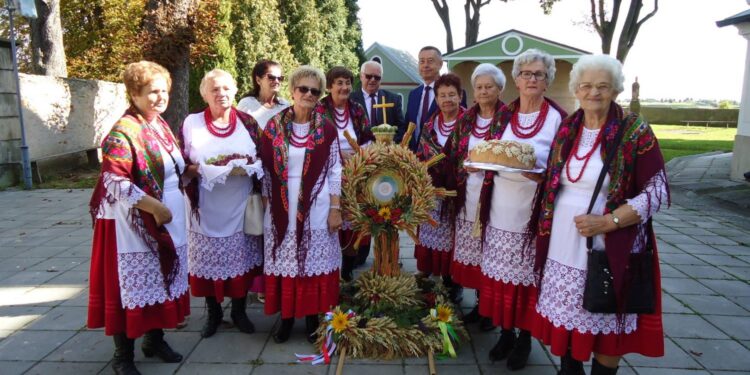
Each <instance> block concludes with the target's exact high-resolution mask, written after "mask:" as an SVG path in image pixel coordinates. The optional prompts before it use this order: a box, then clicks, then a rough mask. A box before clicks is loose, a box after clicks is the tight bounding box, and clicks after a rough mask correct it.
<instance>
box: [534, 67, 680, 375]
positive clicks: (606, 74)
mask: <svg viewBox="0 0 750 375" xmlns="http://www.w3.org/2000/svg"><path fill="white" fill-rule="evenodd" d="M623 81H624V77H623V75H622V64H620V62H619V61H617V60H615V59H614V58H612V57H610V56H607V55H595V56H584V57H582V58H581V59H580V60H578V62H577V63H576V64H575V65H574V66H573V69H572V71H571V73H570V84H569V88H570V91H571V92H572V93H573V94H575V96H576V98H577V99H578V101H579V103H580V105H581V108H580V109H579V110H577V111H576V112H575V113H573V114H572V115H571V116H570V117H568V118H566V119H565V121H563V123H562V124H561V125H560V129H559V130H558V132H557V135H556V136H555V140H554V141H553V143H552V151H551V154H550V159H549V163H548V170H547V177H546V182H545V189H544V194H543V196H542V199H541V202H540V206H538V207H539V209H540V210H541V213H540V220H539V223H538V226H539V227H538V237H537V255H536V262H535V267H536V268H537V270H539V271H543V276H542V280H541V286H540V289H539V300H538V302H537V307H536V311H537V313H538V318H537V319H536V321H535V322H534V326H533V329H532V334H533V335H534V336H535V337H537V338H539V339H541V340H542V341H543V342H544V343H545V344H547V345H550V346H551V352H552V353H553V354H555V355H558V356H561V357H562V359H561V364H560V367H561V371H560V373H561V374H583V373H584V372H583V364H582V362H581V361H586V360H588V359H589V357H590V356H591V354H592V353H593V354H594V359H593V361H592V366H591V373H592V374H599V375H603V374H614V373H616V372H617V366H618V363H619V360H620V358H621V357H622V355H624V354H626V353H639V354H642V355H645V356H650V357H659V356H662V355H664V332H663V328H662V321H661V285H660V279H659V259H658V255H657V251H656V241H655V238H654V230H653V227H652V225H651V217H652V216H653V215H654V214H655V213H656V212H657V211H658V210H659V208H660V207H661V205H662V203H665V202H667V203H668V201H669V192H668V187H667V178H666V174H665V171H664V160H663V158H662V155H661V151H660V150H659V144H658V142H657V141H656V137H655V136H654V133H653V131H652V130H651V128H650V127H649V126H648V124H646V123H645V122H644V121H643V119H641V118H640V117H639V116H638V114H635V113H631V114H628V115H627V116H625V115H624V114H623V110H622V108H621V107H620V106H619V105H617V104H616V103H615V102H614V100H615V98H616V97H617V94H619V93H620V92H622V90H623ZM621 128H622V129H621ZM620 129H621V130H622V136H621V141H618V140H617V139H615V138H616V135H617V134H618V130H620ZM616 142H617V143H619V145H618V146H617V149H615V150H614V152H615V156H614V158H613V159H612V162H611V164H610V165H609V171H608V174H607V175H606V177H605V178H604V183H603V185H602V189H601V190H600V191H599V192H597V194H596V201H595V204H594V207H593V210H592V212H591V213H590V214H587V209H588V206H589V202H590V201H591V199H592V195H593V194H594V188H595V186H596V182H597V179H598V177H599V175H600V173H601V170H602V167H603V164H604V163H603V160H605V159H606V157H607V155H606V154H607V152H611V151H609V150H610V149H611V148H612V146H611V145H612V144H613V143H616ZM587 237H592V238H593V251H605V252H606V257H607V259H608V261H609V268H610V270H611V273H612V281H613V285H614V292H615V297H616V301H617V309H616V310H617V313H616V314H603V313H592V312H589V311H587V310H585V309H584V308H583V292H584V288H585V282H586V274H587V270H588V266H587V252H588V250H587V246H586V238H587ZM647 248H651V249H653V267H654V270H653V276H654V285H653V293H654V298H655V303H654V304H655V309H654V310H655V311H654V312H653V313H651V314H628V313H626V308H627V305H626V304H627V302H626V301H628V300H629V296H630V293H632V292H634V291H635V290H631V288H630V283H629V282H628V281H627V280H631V279H632V278H631V276H632V274H631V271H632V270H631V269H630V267H628V264H629V261H628V260H629V258H630V255H631V253H640V252H643V251H646V250H647Z"/></svg>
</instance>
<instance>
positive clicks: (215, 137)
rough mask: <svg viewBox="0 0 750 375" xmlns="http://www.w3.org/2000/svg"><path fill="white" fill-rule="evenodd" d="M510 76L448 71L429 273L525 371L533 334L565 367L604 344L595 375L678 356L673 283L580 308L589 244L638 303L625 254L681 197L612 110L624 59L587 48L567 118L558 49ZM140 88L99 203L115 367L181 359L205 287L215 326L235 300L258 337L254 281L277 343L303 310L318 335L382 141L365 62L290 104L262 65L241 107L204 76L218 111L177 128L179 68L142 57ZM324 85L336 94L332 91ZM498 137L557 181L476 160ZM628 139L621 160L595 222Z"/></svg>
mask: <svg viewBox="0 0 750 375" xmlns="http://www.w3.org/2000/svg"><path fill="white" fill-rule="evenodd" d="M512 75H513V80H514V83H515V85H516V87H517V88H518V92H519V98H517V99H516V100H514V101H513V102H511V103H509V104H504V103H503V102H502V101H501V100H500V98H501V95H502V92H503V89H504V87H505V85H506V78H505V76H504V74H503V73H502V71H501V70H500V69H498V68H497V67H495V66H494V65H491V64H480V65H479V66H477V68H476V69H475V71H474V73H473V74H472V76H471V85H472V88H473V92H474V98H475V104H474V106H473V107H471V108H468V109H464V108H461V106H460V104H459V103H460V99H461V93H462V91H463V90H462V85H461V80H460V79H459V78H458V77H457V76H456V75H454V74H452V73H448V74H445V75H443V76H441V77H440V78H439V79H438V80H437V81H436V82H435V86H434V88H435V100H436V101H437V104H438V108H439V110H438V111H437V112H436V113H435V114H434V115H433V116H432V118H431V119H430V120H429V121H428V122H427V123H426V124H425V125H424V128H423V131H422V132H421V137H420V144H419V148H418V151H417V154H418V156H419V157H420V158H422V159H424V160H426V159H430V158H431V157H432V156H434V155H436V154H438V153H444V154H445V155H446V158H445V160H444V161H443V162H442V163H440V164H438V165H435V166H433V167H432V168H431V169H430V171H429V172H430V175H431V177H432V179H433V184H435V185H437V186H440V187H445V188H448V189H451V190H456V191H457V196H456V197H454V198H446V199H445V200H443V201H438V202H437V205H436V209H435V210H434V211H433V213H432V215H433V218H434V219H435V221H436V222H437V223H438V225H437V226H435V227H433V226H429V225H423V226H422V227H420V230H419V239H420V244H419V245H417V247H416V248H415V256H416V258H417V267H418V269H419V271H421V272H422V273H424V274H428V275H429V274H432V275H437V276H442V278H443V281H444V283H445V284H446V286H448V287H449V289H450V291H451V298H452V299H454V300H459V299H460V296H461V292H462V288H464V287H465V288H472V289H475V290H476V295H477V305H476V306H475V308H474V309H473V310H472V311H471V312H470V313H468V314H466V315H465V317H464V320H465V322H467V323H472V322H480V327H481V328H482V329H484V330H490V329H494V327H495V326H499V327H500V328H501V331H500V332H501V333H500V337H499V340H498V342H497V344H496V345H495V347H493V348H492V349H491V350H490V353H489V356H490V358H491V359H492V360H502V359H506V358H507V361H508V362H507V366H508V367H509V368H510V369H512V370H517V369H520V368H523V367H524V366H525V365H526V361H527V360H528V357H529V353H530V351H531V337H536V338H539V339H540V340H542V342H544V343H545V344H548V345H550V346H551V351H552V353H553V354H555V355H558V356H561V357H562V359H561V370H560V373H562V374H580V373H583V365H582V361H585V360H588V359H589V358H590V356H591V354H592V353H593V354H594V360H593V365H592V373H594V374H611V373H615V372H616V371H617V365H618V363H619V359H620V357H621V356H622V355H623V354H625V353H630V352H636V353H641V354H644V355H648V356H660V355H663V332H662V326H661V306H660V305H661V304H660V300H659V298H658V296H659V295H660V294H659V293H658V292H657V293H656V308H655V312H654V313H651V314H628V313H625V312H624V311H625V310H621V311H620V312H618V313H616V314H601V313H591V312H588V311H587V310H585V309H584V308H583V290H584V284H585V281H586V273H587V263H586V259H587V251H588V250H587V246H586V238H587V237H592V238H593V243H594V246H593V249H594V251H606V254H607V256H608V257H609V259H611V260H612V263H611V267H610V268H611V270H612V274H613V279H612V282H613V284H614V286H615V290H616V292H617V293H616V294H617V296H618V299H623V298H625V297H623V296H627V295H628V293H629V292H630V290H629V286H630V284H629V282H628V280H631V275H630V272H632V270H630V269H629V268H628V267H627V262H626V261H623V259H627V256H628V255H629V254H631V253H634V252H641V251H645V250H646V248H647V247H648V249H649V250H651V249H652V248H653V247H654V246H653V245H649V244H654V243H655V242H654V241H653V235H654V233H653V229H652V226H651V219H650V218H651V216H652V215H653V214H654V213H655V212H656V211H658V209H659V207H660V205H661V203H662V202H666V201H668V189H667V185H666V177H665V173H664V163H663V160H662V158H661V153H660V151H659V147H658V144H657V142H656V139H655V138H654V135H653V132H652V131H651V129H650V128H649V127H648V125H647V124H646V123H645V122H643V121H642V120H641V119H640V118H639V117H638V116H637V115H634V114H630V115H625V114H624V112H623V110H622V108H620V107H619V106H618V105H617V104H616V103H615V102H614V99H615V97H616V96H617V94H618V93H619V92H621V91H622V90H623V80H624V79H623V76H622V67H621V65H620V64H619V63H618V62H617V61H616V60H614V59H612V58H610V57H609V56H584V57H582V58H581V59H580V60H579V61H578V62H577V63H576V64H575V65H574V66H573V70H572V71H571V81H570V83H569V88H570V91H571V92H572V93H573V94H574V95H575V96H576V98H577V99H578V102H579V103H580V109H578V110H577V111H576V112H575V113H573V114H572V115H570V116H566V113H565V111H564V110H563V109H562V108H561V107H560V106H558V105H557V104H556V103H555V102H554V101H552V100H550V99H549V98H547V97H545V96H544V94H545V91H546V90H547V88H548V87H549V86H550V85H551V83H552V81H553V80H554V77H555V62H554V59H552V57H550V56H549V55H548V54H546V53H544V52H541V51H538V50H533V49H532V50H528V51H526V52H524V53H522V54H521V55H519V56H518V57H517V58H516V60H515V62H514V65H513V71H512ZM123 80H124V82H125V86H126V88H127V92H128V96H129V99H130V104H131V106H130V108H129V109H128V111H127V112H126V113H125V114H124V115H123V117H122V118H121V119H120V120H119V121H118V122H117V124H115V125H114V127H113V128H112V130H111V132H110V133H109V134H108V136H107V137H106V138H105V140H104V141H103V144H102V154H103V162H102V173H101V175H100V179H99V182H98V184H97V187H96V189H95V191H94V194H93V197H92V200H91V213H92V217H93V218H94V219H95V229H94V242H93V251H92V262H91V263H92V265H91V278H90V280H91V289H90V302H89V321H88V325H89V327H90V328H98V327H104V328H105V334H106V335H110V336H113V337H114V342H115V354H114V360H113V363H112V366H113V368H114V370H115V373H117V374H138V373H139V372H138V370H137V369H136V368H135V365H134V362H133V358H134V339H135V338H137V337H140V336H144V339H143V343H142V350H143V353H144V355H146V356H154V355H156V356H158V357H159V358H161V359H162V360H164V361H165V362H179V361H181V360H182V356H181V355H180V354H179V353H176V352H175V351H174V350H172V349H171V347H170V346H169V345H168V344H167V342H166V341H165V340H164V331H163V329H164V328H174V327H176V326H177V325H178V324H179V323H180V322H182V321H183V320H184V319H185V317H186V316H187V315H188V314H189V297H188V289H189V290H190V291H191V293H192V294H193V295H194V296H197V297H204V298H205V301H206V307H207V315H208V316H207V318H206V320H205V323H204V326H203V329H202V331H201V335H202V336H203V337H210V336H212V335H214V334H215V333H216V331H217V329H218V328H219V327H220V325H221V322H222V321H223V308H222V305H221V303H222V301H223V299H224V297H228V298H230V299H231V313H230V316H231V319H232V321H233V323H234V326H236V327H237V328H238V329H239V330H240V331H242V332H245V333H252V332H254V330H255V328H254V326H253V323H252V322H251V320H250V319H249V317H248V316H247V314H246V301H247V295H248V292H251V291H255V292H258V293H265V313H266V314H275V313H280V315H281V322H280V324H279V326H278V327H277V329H276V330H275V332H274V333H273V338H274V340H275V341H276V342H279V343H281V342H284V341H286V340H288V339H289V336H290V334H291V331H292V327H293V325H294V321H295V318H303V317H304V318H305V328H306V330H305V332H306V334H307V336H308V340H311V341H312V340H314V339H315V334H314V332H315V330H316V328H317V327H318V324H319V321H318V315H319V314H320V313H324V312H326V311H328V310H329V309H330V308H331V307H332V306H335V305H337V304H338V297H339V280H340V278H343V279H344V280H351V278H352V268H353V263H354V262H353V259H354V256H355V255H356V249H354V248H353V244H352V242H353V239H354V238H356V236H357V235H356V233H353V232H352V231H351V226H350V223H348V222H346V221H345V220H343V217H342V212H341V202H340V196H341V183H342V180H341V171H342V164H343V162H344V161H345V160H346V159H347V158H348V157H349V156H350V155H351V154H352V153H353V149H352V147H351V146H350V145H349V142H348V140H347V139H346V138H345V136H344V133H345V132H347V133H348V134H349V135H350V136H351V137H353V138H354V139H355V140H356V142H357V143H358V144H359V145H362V146H365V147H366V145H367V144H368V143H369V142H371V141H372V139H373V135H372V132H371V131H370V126H369V124H368V120H367V116H366V114H365V111H364V109H363V108H362V107H361V105H359V104H357V103H356V102H355V101H353V100H352V99H350V97H349V96H350V94H351V92H352V82H353V80H354V75H353V74H352V72H351V71H349V70H348V69H346V68H343V67H334V68H332V69H331V70H330V71H329V72H328V73H327V75H325V76H324V75H323V73H322V72H321V71H320V70H319V69H316V68H313V67H309V66H302V67H299V68H297V69H295V70H294V72H293V73H292V74H291V76H290V79H289V81H290V82H289V89H290V93H291V97H292V104H290V103H288V102H286V101H285V100H283V99H282V98H281V97H280V96H279V92H280V88H281V83H282V81H283V80H284V77H283V75H282V72H281V66H279V64H278V63H275V62H273V61H261V62H259V63H258V64H257V65H256V67H255V69H254V70H253V84H254V89H253V91H252V92H251V93H250V94H249V95H247V96H246V97H245V98H243V99H242V100H240V101H239V104H238V106H237V107H234V105H233V103H234V99H235V95H236V93H237V85H236V82H235V81H234V79H233V77H232V76H231V75H230V74H229V73H227V72H225V71H222V70H219V69H216V70H213V71H210V72H208V73H207V74H206V75H205V77H204V78H203V80H202V82H201V85H200V92H201V95H202V97H203V99H204V100H205V102H206V104H207V107H206V108H205V110H203V111H201V112H199V113H195V114H191V115H190V116H188V117H187V118H186V119H185V121H184V123H183V124H182V127H181V130H180V132H179V134H178V136H177V137H175V136H174V135H173V134H172V132H171V131H170V128H169V126H168V125H167V124H166V123H165V122H164V121H163V120H162V119H161V117H160V114H161V113H163V112H164V111H165V110H166V107H167V104H168V99H169V89H170V84H171V81H170V76H169V73H168V72H167V71H166V70H165V69H164V68H163V67H161V66H159V65H157V64H155V63H151V62H145V61H141V62H138V63H133V64H130V65H128V66H127V68H126V69H125V71H124V74H123ZM324 90H327V91H328V92H329V93H330V95H328V96H327V97H326V98H323V99H321V95H322V93H323V91H324ZM620 129H623V130H620ZM619 134H622V141H621V142H620V141H619V140H617V139H616V138H617V136H616V135H619ZM178 139H179V141H178ZM490 139H503V140H515V141H520V142H525V143H529V144H532V145H533V146H534V150H535V154H536V158H537V162H536V165H535V167H536V170H538V171H543V172H539V173H532V172H524V173H522V174H517V173H511V172H491V171H485V170H478V169H474V168H471V167H469V166H467V165H465V162H466V161H467V159H468V155H469V151H470V150H471V149H472V148H473V147H474V146H476V145H477V144H478V143H480V142H482V141H485V140H490ZM612 144H614V145H617V148H616V149H612V148H610V145H612ZM611 150H615V151H614V152H616V154H617V156H618V157H615V158H612V160H613V161H612V162H611V165H610V166H609V167H610V169H609V171H610V172H609V173H608V175H607V177H606V178H605V182H604V184H603V186H604V188H603V189H601V191H600V192H597V193H596V199H595V204H594V206H593V210H591V212H590V213H589V212H587V205H588V201H589V200H590V199H591V196H592V194H594V186H595V185H596V180H597V178H598V177H599V172H600V171H601V169H602V166H603V164H604V161H603V160H604V156H605V154H606V153H607V152H610V151H611ZM253 194H261V196H262V202H263V203H262V211H263V212H262V215H263V224H262V226H263V231H262V232H263V234H262V235H256V234H257V233H254V234H247V233H246V230H244V227H245V224H246V223H245V217H246V214H247V212H246V208H247V205H248V203H247V202H248V198H249V197H250V196H251V195H253ZM653 254H654V257H656V251H655V249H653ZM654 264H655V271H654V273H655V276H656V277H655V280H656V282H655V283H654V284H655V285H654V286H653V287H654V288H655V290H656V291H659V290H660V289H658V288H659V282H658V280H659V278H658V261H655V262H654ZM480 297H481V298H480ZM619 305H622V304H619ZM516 330H518V332H516Z"/></svg>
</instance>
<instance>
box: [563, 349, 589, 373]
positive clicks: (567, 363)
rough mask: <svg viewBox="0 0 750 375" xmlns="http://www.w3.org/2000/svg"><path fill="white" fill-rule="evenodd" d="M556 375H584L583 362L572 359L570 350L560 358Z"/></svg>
mask: <svg viewBox="0 0 750 375" xmlns="http://www.w3.org/2000/svg"><path fill="white" fill-rule="evenodd" d="M557 375H586V371H584V370H583V362H581V361H578V360H575V359H573V357H572V356H571V355H570V350H568V352H567V353H565V355H564V356H562V357H560V371H558V372H557Z"/></svg>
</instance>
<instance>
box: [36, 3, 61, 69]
mask: <svg viewBox="0 0 750 375" xmlns="http://www.w3.org/2000/svg"><path fill="white" fill-rule="evenodd" d="M36 11H37V15H38V18H37V19H32V20H31V22H30V24H31V51H32V52H31V53H32V57H31V70H32V72H33V73H35V74H41V75H45V76H55V77H67V76H68V69H67V67H66V66H65V48H64V47H63V34H62V23H61V22H60V1H59V0H36Z"/></svg>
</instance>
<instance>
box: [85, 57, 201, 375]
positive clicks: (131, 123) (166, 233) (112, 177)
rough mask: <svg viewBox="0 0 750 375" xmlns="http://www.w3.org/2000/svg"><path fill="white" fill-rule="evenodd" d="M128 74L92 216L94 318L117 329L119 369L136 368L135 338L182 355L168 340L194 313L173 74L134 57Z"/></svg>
mask: <svg viewBox="0 0 750 375" xmlns="http://www.w3.org/2000/svg"><path fill="white" fill-rule="evenodd" d="M123 81H124V82H125V88H126V90H127V93H128V97H129V99H130V108H129V109H128V110H127V111H126V112H125V114H124V115H123V116H122V118H120V120H119V121H117V123H116V124H115V125H114V126H113V127H112V130H111V131H110V132H109V134H108V135H107V137H106V138H104V141H103V142H102V156H103V160H102V169H101V174H100V176H99V181H98V182H97V185H96V188H95V189H94V194H93V196H92V197H91V203H90V209H91V214H92V218H93V219H94V240H93V246H92V254H91V274H90V278H89V279H90V291H89V312H88V327H89V328H101V327H104V334H105V335H108V336H113V337H114V341H115V353H114V359H113V361H112V368H113V369H114V371H115V373H116V374H138V370H137V369H136V368H135V364H134V363H133V341H134V339H135V338H137V337H139V336H141V335H144V334H145V336H144V338H143V344H142V346H141V348H142V350H143V354H144V355H146V357H152V356H154V355H156V356H157V357H159V358H161V359H162V360H163V361H164V362H170V363H176V362H180V361H182V355H180V354H179V353H176V352H175V351H173V350H172V348H170V347H169V345H167V343H166V341H164V331H163V330H162V329H164V328H175V327H176V326H177V324H178V323H180V322H181V321H182V320H183V319H184V318H185V317H186V316H187V315H189V313H190V297H189V295H188V293H187V289H188V276H187V235H186V233H185V232H186V228H187V225H186V213H185V197H184V195H183V193H182V187H181V186H180V178H181V174H182V173H183V172H184V171H185V162H184V159H183V156H182V154H181V152H180V148H179V147H178V146H177V142H176V140H175V137H174V136H173V135H172V132H171V131H170V130H169V126H168V125H167V123H166V122H164V120H162V118H161V117H160V116H159V115H160V114H161V113H163V112H164V111H165V110H166V109H167V103H168V102H169V89H170V86H171V83H172V80H171V78H170V76H169V72H168V71H167V70H166V69H164V67H162V66H161V65H158V64H155V63H152V62H148V61H140V62H137V63H132V64H129V65H128V66H127V67H126V68H125V71H124V73H123Z"/></svg>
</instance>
